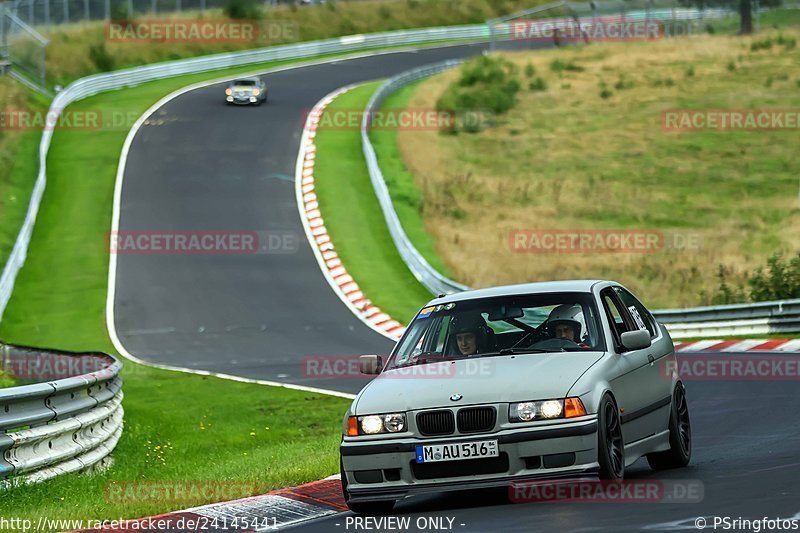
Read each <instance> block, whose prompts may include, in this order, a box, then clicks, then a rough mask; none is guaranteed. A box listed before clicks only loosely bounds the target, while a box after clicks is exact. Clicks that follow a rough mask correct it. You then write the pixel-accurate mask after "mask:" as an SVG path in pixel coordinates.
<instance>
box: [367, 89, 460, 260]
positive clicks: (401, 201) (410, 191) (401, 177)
mask: <svg viewBox="0 0 800 533" xmlns="http://www.w3.org/2000/svg"><path fill="white" fill-rule="evenodd" d="M416 85H417V84H412V85H408V86H406V87H403V88H402V89H400V90H399V91H397V92H396V93H394V94H392V95H390V96H389V97H388V98H387V99H386V100H385V101H384V103H383V105H382V106H381V110H382V111H386V112H387V113H392V112H397V111H401V110H403V109H405V108H407V107H408V101H409V99H410V98H411V95H412V94H414V90H415V88H416ZM365 105H366V101H365ZM397 133H398V132H397V130H395V129H375V130H373V131H372V132H371V134H370V140H371V141H372V145H373V146H374V147H375V153H376V155H377V156H378V163H379V164H380V167H381V171H382V172H383V176H384V179H385V180H386V186H387V187H388V188H389V193H390V194H391V196H392V202H393V203H394V208H395V211H397V216H398V217H399V218H400V223H401V224H402V225H403V229H404V230H405V232H406V234H407V235H408V237H409V239H411V242H413V243H414V246H415V247H416V248H417V250H418V251H419V252H420V253H421V254H422V256H423V257H424V258H425V260H426V261H428V263H430V265H431V266H432V267H433V268H435V269H436V270H438V271H439V272H441V273H442V274H444V275H445V276H449V272H448V269H447V267H446V266H445V264H444V263H442V260H441V259H440V258H439V255H438V254H437V253H436V250H435V248H434V245H435V243H434V240H433V238H432V237H431V234H430V233H429V232H428V231H427V230H426V229H425V224H424V221H423V217H422V214H421V213H420V209H422V205H423V202H422V191H421V189H420V187H419V185H418V184H417V182H416V179H417V178H416V177H415V176H414V175H413V174H412V173H411V172H409V170H408V168H407V167H406V165H405V163H404V162H403V157H402V155H401V154H400V151H399V149H398V145H397Z"/></svg>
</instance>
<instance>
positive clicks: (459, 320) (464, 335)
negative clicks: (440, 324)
mask: <svg viewBox="0 0 800 533" xmlns="http://www.w3.org/2000/svg"><path fill="white" fill-rule="evenodd" d="M449 331H450V336H451V337H454V338H455V344H456V347H457V348H458V351H459V353H460V354H461V355H466V356H470V355H476V354H478V353H480V352H484V351H486V345H487V337H488V331H489V326H487V325H486V321H485V320H484V319H483V317H482V316H481V315H480V314H478V313H465V314H461V315H456V316H454V317H453V319H452V320H451V321H450V329H449Z"/></svg>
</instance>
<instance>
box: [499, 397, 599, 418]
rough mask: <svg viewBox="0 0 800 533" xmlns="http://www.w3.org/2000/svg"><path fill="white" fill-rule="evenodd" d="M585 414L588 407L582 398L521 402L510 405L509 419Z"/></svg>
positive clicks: (563, 416) (564, 416)
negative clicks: (585, 406)
mask: <svg viewBox="0 0 800 533" xmlns="http://www.w3.org/2000/svg"><path fill="white" fill-rule="evenodd" d="M585 414H586V409H585V408H584V406H583V402H581V399H580V398H566V399H563V400H560V399H559V400H539V401H530V402H519V403H512V404H510V405H509V406H508V420H509V421H511V422H533V421H535V420H552V419H555V418H573V417H576V416H584V415H585Z"/></svg>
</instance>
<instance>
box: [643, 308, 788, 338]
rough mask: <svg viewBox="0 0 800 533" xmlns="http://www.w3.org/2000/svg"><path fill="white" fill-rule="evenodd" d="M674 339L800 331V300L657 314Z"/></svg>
mask: <svg viewBox="0 0 800 533" xmlns="http://www.w3.org/2000/svg"><path fill="white" fill-rule="evenodd" d="M653 315H655V317H656V319H658V321H659V322H661V323H662V324H664V325H665V326H666V327H667V330H669V332H670V335H672V336H673V337H675V338H695V337H696V338H700V337H706V338H708V337H717V336H729V335H766V334H771V333H795V332H798V331H800V300H781V301H776V302H758V303H753V304H736V305H719V306H712V307H696V308H693V309H662V310H660V311H654V312H653Z"/></svg>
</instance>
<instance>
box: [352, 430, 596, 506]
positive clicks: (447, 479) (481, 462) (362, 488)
mask: <svg viewBox="0 0 800 533" xmlns="http://www.w3.org/2000/svg"><path fill="white" fill-rule="evenodd" d="M495 439H496V440H497V441H498V449H499V453H500V457H498V458H492V459H468V460H461V461H448V462H439V463H426V464H424V465H418V464H417V463H416V453H415V449H416V448H415V447H416V445H418V444H442V443H448V442H464V441H483V440H495ZM340 453H341V457H342V466H343V472H342V475H345V476H347V491H348V493H349V496H350V501H351V502H368V501H381V500H399V499H402V498H404V497H406V496H410V495H415V494H424V493H428V492H443V491H454V490H464V489H478V488H490V487H502V486H505V487H508V486H509V485H510V484H511V483H512V482H517V481H524V480H529V479H530V480H534V479H542V478H545V479H546V478H568V477H580V476H585V475H586V474H587V473H592V472H596V471H597V469H598V467H599V465H598V463H597V419H596V417H595V416H591V417H586V418H582V419H581V420H580V421H576V422H569V423H560V424H549V425H545V426H527V427H524V428H519V429H517V428H514V429H505V430H501V431H497V432H495V433H482V434H475V435H470V436H464V435H461V436H458V437H453V436H449V437H446V438H433V437H425V438H414V437H412V438H403V439H391V440H386V439H381V440H372V441H367V442H359V441H358V440H356V439H354V438H351V439H350V440H344V441H343V442H342V444H341V447H340Z"/></svg>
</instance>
